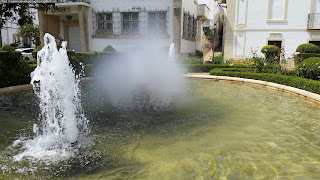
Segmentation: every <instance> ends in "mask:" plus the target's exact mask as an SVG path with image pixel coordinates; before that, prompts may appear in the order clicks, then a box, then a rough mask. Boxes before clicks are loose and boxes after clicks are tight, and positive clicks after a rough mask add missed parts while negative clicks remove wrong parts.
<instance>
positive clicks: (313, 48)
mask: <svg viewBox="0 0 320 180" xmlns="http://www.w3.org/2000/svg"><path fill="white" fill-rule="evenodd" d="M296 52H299V53H316V54H317V53H320V47H318V46H317V45H315V44H301V45H300V46H298V47H297V49H296Z"/></svg>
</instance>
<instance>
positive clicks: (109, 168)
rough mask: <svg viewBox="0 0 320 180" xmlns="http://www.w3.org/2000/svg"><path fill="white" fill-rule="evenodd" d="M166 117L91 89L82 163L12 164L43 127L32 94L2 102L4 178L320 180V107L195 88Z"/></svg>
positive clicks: (262, 91)
mask: <svg viewBox="0 0 320 180" xmlns="http://www.w3.org/2000/svg"><path fill="white" fill-rule="evenodd" d="M187 84H188V86H187V87H188V88H187V90H186V93H185V94H184V96H183V98H177V99H176V100H175V101H174V102H173V104H172V107H171V108H170V109H168V110H165V111H161V112H119V111H115V110H114V109H112V108H110V107H109V102H108V100H107V99H103V98H101V97H99V96H98V95H96V94H95V93H93V92H94V91H93V90H92V87H93V85H92V84H90V83H85V84H83V85H82V94H83V95H82V105H83V108H84V111H85V115H86V117H87V119H89V121H90V123H89V124H90V130H91V132H90V134H89V135H88V137H86V138H85V139H84V140H83V142H82V143H83V144H86V145H85V146H83V147H81V148H79V149H74V151H75V154H76V156H73V157H71V158H68V159H63V160H56V161H47V160H41V159H27V158H25V159H22V160H20V161H15V160H14V159H13V157H14V156H15V155H17V154H19V153H20V152H21V151H22V149H21V148H19V147H16V148H13V147H12V146H11V145H12V143H13V142H15V140H17V139H19V138H20V139H21V138H22V139H23V138H26V139H27V138H30V137H31V136H32V134H33V132H32V126H33V124H34V123H38V122H37V121H38V114H39V110H38V109H39V108H38V103H39V102H38V100H37V98H36V96H35V95H34V93H33V92H32V91H25V92H21V93H14V94H7V95H2V96H0V169H1V173H0V179H1V178H5V179H14V178H18V179H30V178H31V179H38V178H44V179H57V177H58V178H61V179H108V180H109V179H111V180H112V179H190V180H191V179H192V180H193V179H215V178H217V179H221V178H222V179H225V178H227V179H274V178H277V177H278V178H297V179H298V178H301V179H319V178H320V140H319V139H320V138H319V135H320V121H319V120H320V118H319V114H320V106H319V104H317V103H314V102H312V101H309V100H307V99H305V98H302V97H298V96H295V95H292V94H290V93H284V92H281V91H278V90H273V89H268V88H265V87H262V86H256V85H248V84H241V83H232V82H225V81H212V80H188V83H187Z"/></svg>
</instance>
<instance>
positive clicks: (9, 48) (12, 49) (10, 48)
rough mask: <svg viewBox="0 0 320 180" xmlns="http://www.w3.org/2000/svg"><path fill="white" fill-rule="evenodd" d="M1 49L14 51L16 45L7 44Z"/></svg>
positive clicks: (0, 49)
mask: <svg viewBox="0 0 320 180" xmlns="http://www.w3.org/2000/svg"><path fill="white" fill-rule="evenodd" d="M0 51H14V47H12V46H10V45H8V44H6V45H4V46H2V47H1V48H0Z"/></svg>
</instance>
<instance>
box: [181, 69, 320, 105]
mask: <svg viewBox="0 0 320 180" xmlns="http://www.w3.org/2000/svg"><path fill="white" fill-rule="evenodd" d="M184 76H185V77H187V78H199V79H213V80H225V81H236V82H242V83H250V84H258V85H263V86H267V87H272V88H276V89H279V90H284V91H288V92H291V93H294V94H298V95H301V96H304V97H307V98H309V99H312V100H314V101H316V102H318V103H320V95H319V94H316V93H312V92H309V91H305V90H302V89H298V88H294V87H290V86H285V85H282V84H277V83H272V82H267V81H261V80H254V79H246V78H239V77H230V76H215V75H209V74H196V73H194V74H193V73H189V74H185V75H184Z"/></svg>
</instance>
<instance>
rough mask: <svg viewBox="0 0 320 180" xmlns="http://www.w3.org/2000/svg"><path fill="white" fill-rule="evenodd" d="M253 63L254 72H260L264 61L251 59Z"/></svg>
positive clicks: (257, 58)
mask: <svg viewBox="0 0 320 180" xmlns="http://www.w3.org/2000/svg"><path fill="white" fill-rule="evenodd" d="M252 60H253V62H254V72H262V70H263V68H264V59H263V58H259V57H254V58H252Z"/></svg>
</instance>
